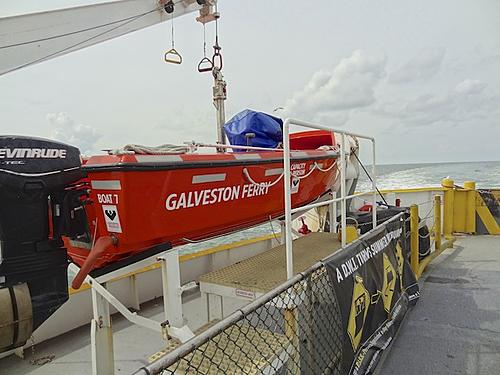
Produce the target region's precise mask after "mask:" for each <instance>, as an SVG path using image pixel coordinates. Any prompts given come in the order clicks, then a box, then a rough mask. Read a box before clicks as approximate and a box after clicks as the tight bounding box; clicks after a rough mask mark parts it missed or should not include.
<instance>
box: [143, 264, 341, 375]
mask: <svg viewBox="0 0 500 375" xmlns="http://www.w3.org/2000/svg"><path fill="white" fill-rule="evenodd" d="M343 335H344V333H343V331H342V320H341V314H340V307H339V302H338V299H337V297H336V295H335V290H334V288H332V285H331V281H330V278H329V276H328V273H327V270H326V267H325V266H324V265H322V264H317V265H316V266H314V267H313V268H311V269H309V270H308V271H306V272H304V273H301V274H299V275H297V276H295V277H294V278H293V279H291V280H289V281H288V282H286V283H285V284H283V285H282V286H280V287H279V288H277V289H275V290H274V291H272V292H270V293H268V294H266V295H264V296H263V297H261V298H259V299H257V300H255V301H254V302H252V303H250V304H249V305H247V306H245V307H243V308H242V309H240V310H238V311H237V312H235V313H234V314H232V315H231V316H230V317H229V318H227V319H225V320H224V321H222V322H219V323H217V324H215V325H214V326H212V327H210V328H209V329H208V330H206V331H205V332H203V333H202V334H201V335H199V336H197V337H196V338H195V339H193V340H192V342H191V341H190V342H189V343H188V344H187V345H183V346H181V347H179V348H177V349H175V350H173V351H171V352H170V353H168V354H166V355H165V356H164V357H163V358H162V359H161V360H160V361H156V362H154V363H152V364H151V365H150V366H149V367H148V371H149V373H159V374H165V375H166V374H204V375H205V374H341V363H340V362H341V353H342V343H343V340H344V336H343ZM138 373H147V372H141V370H140V371H139V372H138Z"/></svg>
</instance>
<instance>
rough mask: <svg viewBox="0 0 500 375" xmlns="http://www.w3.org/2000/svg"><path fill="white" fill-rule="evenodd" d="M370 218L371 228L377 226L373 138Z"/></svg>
mask: <svg viewBox="0 0 500 375" xmlns="http://www.w3.org/2000/svg"><path fill="white" fill-rule="evenodd" d="M372 190H373V199H372V220H373V228H375V227H376V226H377V169H376V166H375V139H372Z"/></svg>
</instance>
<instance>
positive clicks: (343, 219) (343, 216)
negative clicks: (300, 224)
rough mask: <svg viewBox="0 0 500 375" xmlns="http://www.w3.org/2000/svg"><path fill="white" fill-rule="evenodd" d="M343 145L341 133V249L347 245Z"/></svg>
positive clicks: (344, 142)
mask: <svg viewBox="0 0 500 375" xmlns="http://www.w3.org/2000/svg"><path fill="white" fill-rule="evenodd" d="M345 145H346V137H345V134H344V133H342V134H341V135H340V197H341V198H342V200H341V201H340V211H341V219H340V220H341V228H342V233H341V237H342V247H344V246H345V245H346V244H347V237H346V222H347V213H346V203H347V202H346V198H345V197H346V185H345V178H346V152H345Z"/></svg>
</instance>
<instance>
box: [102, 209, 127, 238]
mask: <svg viewBox="0 0 500 375" xmlns="http://www.w3.org/2000/svg"><path fill="white" fill-rule="evenodd" d="M102 211H103V213H104V220H105V221H106V228H107V229H108V232H113V233H122V226H121V224H120V216H119V215H118V208H117V207H116V206H115V205H108V204H103V205H102Z"/></svg>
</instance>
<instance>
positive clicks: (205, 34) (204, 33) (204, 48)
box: [203, 24, 207, 57]
mask: <svg viewBox="0 0 500 375" xmlns="http://www.w3.org/2000/svg"><path fill="white" fill-rule="evenodd" d="M203 57H207V25H206V24H203Z"/></svg>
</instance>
